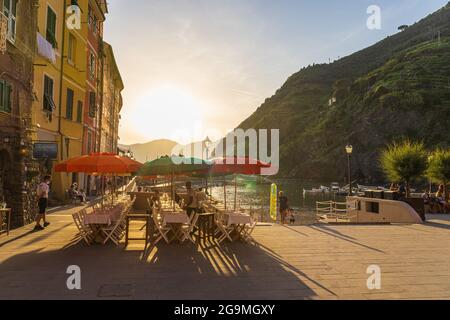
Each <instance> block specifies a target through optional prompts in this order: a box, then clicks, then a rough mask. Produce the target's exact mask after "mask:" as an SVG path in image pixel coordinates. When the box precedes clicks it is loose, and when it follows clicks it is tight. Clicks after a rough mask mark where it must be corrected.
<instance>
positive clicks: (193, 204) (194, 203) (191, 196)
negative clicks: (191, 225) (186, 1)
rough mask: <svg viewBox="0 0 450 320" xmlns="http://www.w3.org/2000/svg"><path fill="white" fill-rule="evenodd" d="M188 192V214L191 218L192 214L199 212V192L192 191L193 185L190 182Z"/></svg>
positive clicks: (187, 186) (188, 182)
mask: <svg viewBox="0 0 450 320" xmlns="http://www.w3.org/2000/svg"><path fill="white" fill-rule="evenodd" d="M186 192H187V203H186V207H185V209H186V213H187V215H188V216H189V218H190V217H191V216H192V214H194V213H197V212H198V197H197V192H195V190H194V189H192V183H191V182H190V181H187V182H186Z"/></svg>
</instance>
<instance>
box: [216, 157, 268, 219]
mask: <svg viewBox="0 0 450 320" xmlns="http://www.w3.org/2000/svg"><path fill="white" fill-rule="evenodd" d="M212 161H213V166H212V168H211V170H210V172H209V173H210V174H211V175H213V176H214V175H216V176H224V186H223V190H224V201H225V209H226V206H227V200H226V182H225V176H226V175H234V210H236V194H237V182H236V175H237V174H243V175H260V174H261V173H262V170H263V169H264V168H270V167H271V164H270V163H265V162H262V161H259V160H256V159H252V158H249V157H223V158H216V159H213V160H212Z"/></svg>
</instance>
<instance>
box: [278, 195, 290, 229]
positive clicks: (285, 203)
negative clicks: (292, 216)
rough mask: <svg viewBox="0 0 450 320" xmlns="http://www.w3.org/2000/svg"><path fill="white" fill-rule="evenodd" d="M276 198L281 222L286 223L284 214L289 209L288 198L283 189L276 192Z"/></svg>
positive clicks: (285, 214)
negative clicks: (278, 203)
mask: <svg viewBox="0 0 450 320" xmlns="http://www.w3.org/2000/svg"><path fill="white" fill-rule="evenodd" d="M278 200H279V202H280V217H281V224H286V216H287V214H288V210H289V204H288V198H287V197H286V196H285V195H284V192H283V191H280V193H279V194H278Z"/></svg>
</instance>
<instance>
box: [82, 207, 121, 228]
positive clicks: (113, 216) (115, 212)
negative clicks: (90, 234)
mask: <svg viewBox="0 0 450 320" xmlns="http://www.w3.org/2000/svg"><path fill="white" fill-rule="evenodd" d="M121 213H122V207H117V208H114V209H111V210H108V211H96V212H94V213H91V214H87V215H85V216H84V221H83V222H84V224H85V225H88V224H106V225H111V224H112V223H113V221H117V220H119V218H120V215H121Z"/></svg>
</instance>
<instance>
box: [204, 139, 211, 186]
mask: <svg viewBox="0 0 450 320" xmlns="http://www.w3.org/2000/svg"><path fill="white" fill-rule="evenodd" d="M203 143H204V144H205V149H206V161H208V160H209V159H208V158H209V147H210V146H211V140H210V139H209V137H206V139H205V141H203ZM206 194H208V176H206Z"/></svg>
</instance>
